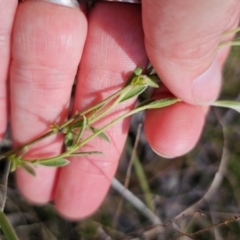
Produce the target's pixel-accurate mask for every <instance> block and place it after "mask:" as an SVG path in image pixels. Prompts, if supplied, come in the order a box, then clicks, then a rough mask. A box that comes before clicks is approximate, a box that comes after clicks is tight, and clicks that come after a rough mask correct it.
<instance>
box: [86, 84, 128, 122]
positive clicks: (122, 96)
mask: <svg viewBox="0 0 240 240" xmlns="http://www.w3.org/2000/svg"><path fill="white" fill-rule="evenodd" d="M131 88H132V86H127V87H126V88H124V89H123V90H124V91H122V93H121V94H120V96H119V97H118V98H117V99H116V100H115V101H114V102H113V103H112V104H111V106H110V107H108V108H107V109H105V110H104V111H103V112H101V113H99V114H98V115H97V116H96V117H95V118H93V119H91V118H92V116H90V118H89V121H88V122H89V125H90V124H92V123H94V122H96V121H97V120H99V119H101V118H102V117H104V116H106V115H107V114H108V113H109V112H110V111H111V110H112V109H114V108H115V107H116V106H117V105H118V104H119V103H120V102H121V100H122V99H123V98H124V96H125V95H126V94H127V93H128V92H129V91H130V90H131ZM94 115H95V114H94Z"/></svg>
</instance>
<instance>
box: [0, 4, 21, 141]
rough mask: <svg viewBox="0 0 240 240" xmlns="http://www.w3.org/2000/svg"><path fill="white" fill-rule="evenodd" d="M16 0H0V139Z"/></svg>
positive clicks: (3, 129) (2, 131)
mask: <svg viewBox="0 0 240 240" xmlns="http://www.w3.org/2000/svg"><path fill="white" fill-rule="evenodd" d="M17 3H18V1H17V0H8V1H5V0H0V12H1V14H0V62H1V64H0V73H1V74H0V114H1V118H0V140H1V138H2V137H3V135H4V133H5V131H6V126H7V78H8V67H9V60H10V41H11V32H12V25H13V20H14V16H15V11H16V7H17Z"/></svg>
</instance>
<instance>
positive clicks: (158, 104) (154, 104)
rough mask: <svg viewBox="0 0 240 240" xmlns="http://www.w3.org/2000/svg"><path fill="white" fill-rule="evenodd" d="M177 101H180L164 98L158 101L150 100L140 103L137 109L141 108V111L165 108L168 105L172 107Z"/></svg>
mask: <svg viewBox="0 0 240 240" xmlns="http://www.w3.org/2000/svg"><path fill="white" fill-rule="evenodd" d="M179 101H180V100H179V99H178V98H165V99H159V100H154V99H150V100H147V101H144V102H143V103H141V104H140V105H139V106H138V107H137V108H143V109H154V108H162V107H167V106H169V105H172V104H174V103H176V102H179Z"/></svg>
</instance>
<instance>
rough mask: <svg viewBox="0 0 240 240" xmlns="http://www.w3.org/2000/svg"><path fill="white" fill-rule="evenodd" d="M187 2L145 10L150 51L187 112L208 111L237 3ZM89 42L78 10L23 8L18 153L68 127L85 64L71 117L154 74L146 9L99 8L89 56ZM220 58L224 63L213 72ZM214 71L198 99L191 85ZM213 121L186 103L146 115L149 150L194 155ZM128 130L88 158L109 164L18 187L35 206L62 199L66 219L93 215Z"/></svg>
mask: <svg viewBox="0 0 240 240" xmlns="http://www.w3.org/2000/svg"><path fill="white" fill-rule="evenodd" d="M9 2H10V3H8V6H7V7H8V8H6V9H10V7H11V9H14V8H16V1H9ZM184 3H185V4H184ZM184 3H183V2H181V3H179V4H181V5H177V4H176V2H175V1H174V2H173V1H167V2H166V3H165V1H159V2H158V3H156V5H155V3H154V4H151V1H150V0H148V1H147V0H145V1H143V3H142V8H143V9H142V10H143V26H144V33H145V44H146V49H147V52H148V56H149V58H150V60H151V62H152V64H153V65H154V67H155V69H156V70H157V72H158V74H159V75H160V76H161V79H162V80H163V82H164V84H165V85H166V86H167V87H168V89H170V91H171V92H172V93H173V94H175V95H176V96H178V97H179V98H181V99H183V100H184V101H186V102H188V103H191V104H192V103H193V104H204V105H206V104H207V103H208V102H210V101H212V100H213V99H214V98H216V96H217V94H218V91H219V88H220V79H221V74H220V67H218V66H219V65H221V63H222V62H223V60H224V59H225V57H226V50H224V51H222V50H221V51H219V52H218V53H217V45H218V43H219V42H220V41H222V39H221V34H222V33H223V32H224V31H226V30H228V29H231V28H234V27H235V26H236V24H237V21H238V9H239V6H238V5H239V4H238V3H237V2H234V1H229V2H228V3H226V2H223V1H222V4H219V1H218V2H217V1H210V2H209V1H205V2H204V3H202V2H201V3H200V2H199V3H195V2H194V3H192V1H190V0H188V1H187V0H186V1H184ZM0 4H1V2H0ZM10 4H11V5H10ZM215 4H218V6H215ZM2 6H3V4H2ZM5 7H6V6H5ZM213 7H214V9H213ZM155 11H156V13H155ZM13 13H14V10H12V12H11V13H10V12H8V15H9V16H10V17H9V18H11V19H13ZM153 13H155V14H153ZM173 13H174V14H173ZM203 17H204V18H203ZM230 18H231V19H232V20H231V21H230V20H229V19H230ZM204 19H206V21H204ZM9 22H10V20H9ZM208 23H210V24H208ZM220 23H221V24H220ZM218 24H219V25H218ZM9 25H11V24H9ZM2 26H3V25H2ZM166 26H167V27H166ZM196 26H197V27H196ZM4 28H6V25H4ZM8 29H10V27H8ZM213 30H214V31H213ZM9 32H10V30H9ZM86 33H87V21H86V19H85V17H84V14H83V13H82V12H81V11H80V10H78V9H71V8H66V7H63V6H58V5H55V4H49V3H44V2H39V1H37V2H30V1H29V2H28V1H27V2H26V3H22V4H20V5H19V6H18V9H17V13H16V18H15V24H14V28H13V43H12V50H11V51H12V61H11V65H10V72H11V87H10V91H11V119H12V120H11V121H12V131H13V138H14V141H15V144H16V145H19V144H23V143H25V142H26V141H29V140H31V139H34V138H35V137H37V136H39V135H41V134H42V133H44V132H45V131H46V129H47V128H48V127H49V125H50V124H51V123H53V122H61V121H63V120H64V119H66V117H67V113H68V104H69V99H70V93H71V87H72V84H73V79H74V76H75V74H76V71H77V66H78V64H79V62H80V59H81V64H80V68H79V73H78V77H77V88H76V93H75V100H74V107H73V111H75V110H82V109H84V108H86V107H88V106H90V105H92V104H93V103H96V102H98V101H100V100H102V99H103V98H105V97H106V96H108V95H110V94H111V93H112V92H115V91H116V90H117V89H119V88H120V87H121V86H122V85H123V83H124V80H126V77H127V76H128V74H129V72H131V71H132V70H133V69H134V68H135V67H136V66H146V65H147V62H148V60H147V57H146V53H145V50H144V42H143V32H142V27H141V13H140V6H137V5H132V4H123V3H120V4H117V3H103V2H98V3H96V6H95V7H94V8H93V9H92V10H91V13H90V15H89V18H88V36H87V40H86V44H85V46H84V51H83V52H82V49H83V45H84V42H85V36H86ZM159 39H160V40H161V41H160V40H159ZM7 42H8V43H9V42H10V40H8V41H7ZM186 42H187V43H186ZM6 49H9V48H6ZM2 58H3V57H2ZM213 59H217V60H216V61H217V62H219V64H217V63H214V64H212V62H213ZM210 65H213V66H214V68H215V72H214V71H212V72H211V73H210V74H209V76H206V81H208V80H209V79H211V78H213V79H214V81H212V82H213V83H211V82H210V83H209V85H208V87H207V90H208V89H209V91H207V90H206V89H204V88H203V90H202V88H201V87H200V84H199V81H197V85H198V86H197V89H199V90H200V91H199V92H200V95H202V94H203V93H204V94H203V97H204V98H205V99H201V100H199V98H197V97H196V96H197V95H196V96H195V97H193V95H192V92H194V91H195V90H194V91H193V90H191V89H192V88H191V83H192V82H193V80H194V79H195V78H196V77H197V76H199V75H200V74H202V73H203V72H204V71H205V70H206V69H207V68H208V67H209V66H210ZM6 68H7V67H6ZM5 72H6V71H5ZM179 79H180V80H179ZM2 82H3V81H2ZM196 91H198V90H196ZM168 94H169V92H168V91H167V92H166V88H162V89H160V90H159V93H158V95H159V97H164V96H166V95H168ZM196 94H197V93H196ZM4 99H5V100H6V97H5V98H4ZM196 99H198V100H196ZM4 102H5V101H4ZM132 105H133V104H129V105H128V106H125V108H124V109H125V110H127V108H128V109H129V108H131V107H132ZM118 110H119V109H118ZM183 113H184V114H183ZM205 113H206V107H201V106H192V105H189V104H187V103H179V104H177V105H175V106H171V107H169V108H166V109H161V110H154V111H151V112H148V114H147V117H146V125H145V130H146V135H147V137H148V140H149V142H150V144H151V146H152V147H153V149H154V150H155V151H156V152H158V153H160V154H161V155H164V156H168V157H175V156H178V155H181V154H184V153H186V152H187V151H189V150H190V149H191V148H192V147H193V146H194V145H195V143H196V141H197V139H198V137H199V135H200V132H201V129H202V126H203V123H204V117H205ZM106 121H109V118H108V119H106ZM156 121H157V122H156ZM189 122H190V123H191V124H189ZM153 127H154V129H153ZM127 128H128V120H126V121H124V122H122V123H119V124H117V125H115V126H113V127H111V129H109V130H108V131H107V133H108V135H109V136H110V138H111V142H112V143H111V145H109V144H108V143H105V142H102V141H101V140H99V139H96V140H94V141H93V142H92V143H91V145H89V146H88V148H86V149H85V150H88V151H89V150H93V149H94V150H98V151H102V152H104V153H106V156H103V157H99V156H98V157H93V156H90V157H87V158H82V159H71V164H69V165H68V166H66V167H64V168H62V169H61V170H60V171H59V172H58V171H57V169H53V168H45V167H38V169H37V177H36V178H33V177H31V176H30V175H28V173H26V172H25V171H23V170H22V169H19V170H18V171H17V175H16V178H17V183H18V186H19V189H20V191H21V192H22V193H23V195H24V196H25V197H26V198H27V199H28V200H29V201H31V202H34V203H45V202H48V201H50V200H54V202H55V204H56V207H57V209H58V211H59V212H60V213H61V214H62V215H63V216H65V217H67V218H70V219H79V218H82V217H85V216H88V215H89V214H91V213H92V212H93V211H95V210H96V209H97V208H98V206H99V205H100V203H101V202H102V200H103V199H104V197H105V195H106V192H107V190H108V188H109V185H110V183H111V179H112V177H113V176H114V173H115V171H116V167H117V163H118V162H117V160H118V158H119V154H120V153H121V150H122V148H123V144H124V141H125V138H126V134H127ZM2 129H4V124H2ZM153 130H154V131H153ZM61 146H62V139H60V138H59V137H57V138H52V139H51V140H47V141H44V142H43V143H40V144H37V145H36V146H34V148H32V149H31V151H30V152H29V153H28V156H27V157H29V158H31V157H33V156H34V157H35V158H36V156H39V157H40V156H41V157H43V156H49V155H55V154H59V153H60V151H61ZM172 146H176V147H175V148H172Z"/></svg>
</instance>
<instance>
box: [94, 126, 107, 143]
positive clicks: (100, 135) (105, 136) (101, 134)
mask: <svg viewBox="0 0 240 240" xmlns="http://www.w3.org/2000/svg"><path fill="white" fill-rule="evenodd" d="M90 130H91V131H92V132H93V133H96V132H98V131H99V129H97V128H94V127H90ZM98 137H100V138H102V139H103V140H105V141H106V142H108V143H110V139H109V137H108V136H107V134H106V133H104V132H102V133H100V134H99V135H98Z"/></svg>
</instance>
